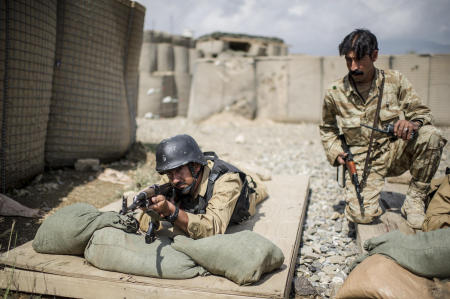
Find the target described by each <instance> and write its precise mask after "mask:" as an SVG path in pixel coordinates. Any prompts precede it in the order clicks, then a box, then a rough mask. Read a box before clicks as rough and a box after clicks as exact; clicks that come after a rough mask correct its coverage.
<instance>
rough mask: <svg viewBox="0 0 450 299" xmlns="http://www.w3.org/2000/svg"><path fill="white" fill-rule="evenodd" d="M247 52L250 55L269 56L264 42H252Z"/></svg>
mask: <svg viewBox="0 0 450 299" xmlns="http://www.w3.org/2000/svg"><path fill="white" fill-rule="evenodd" d="M247 54H248V55H250V56H267V48H266V47H265V46H263V45H262V44H258V43H252V44H251V46H250V49H249V50H248V53H247Z"/></svg>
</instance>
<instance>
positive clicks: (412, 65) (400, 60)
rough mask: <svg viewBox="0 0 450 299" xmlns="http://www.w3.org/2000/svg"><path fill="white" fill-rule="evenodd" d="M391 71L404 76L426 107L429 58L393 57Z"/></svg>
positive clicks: (412, 56) (417, 56) (415, 56)
mask: <svg viewBox="0 0 450 299" xmlns="http://www.w3.org/2000/svg"><path fill="white" fill-rule="evenodd" d="M392 69H394V70H398V71H400V72H401V73H402V74H403V75H405V76H406V78H408V80H409V81H410V82H411V83H412V85H413V87H414V89H415V90H416V91H417V93H418V94H419V95H420V97H421V98H422V102H423V103H424V104H427V105H428V93H429V85H428V78H429V74H430V56H420V55H395V56H393V59H392Z"/></svg>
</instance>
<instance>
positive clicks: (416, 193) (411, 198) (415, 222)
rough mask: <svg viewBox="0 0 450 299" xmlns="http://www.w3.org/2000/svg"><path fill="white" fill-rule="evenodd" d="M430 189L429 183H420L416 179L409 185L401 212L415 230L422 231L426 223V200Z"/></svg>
mask: <svg viewBox="0 0 450 299" xmlns="http://www.w3.org/2000/svg"><path fill="white" fill-rule="evenodd" d="M429 189H430V184H429V183H422V182H418V181H416V180H414V179H412V180H411V182H410V184H409V188H408V191H407V192H406V199H405V202H404V203H403V206H402V208H401V212H402V214H403V216H405V217H406V221H407V223H408V225H409V226H411V227H412V228H414V229H422V224H423V222H424V221H425V199H426V198H427V193H428V190H429Z"/></svg>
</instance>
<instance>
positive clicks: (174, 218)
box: [166, 206, 180, 225]
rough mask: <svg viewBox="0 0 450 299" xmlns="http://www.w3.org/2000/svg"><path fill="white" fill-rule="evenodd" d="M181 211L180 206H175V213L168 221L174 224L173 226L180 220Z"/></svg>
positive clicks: (168, 217) (167, 218)
mask: <svg viewBox="0 0 450 299" xmlns="http://www.w3.org/2000/svg"><path fill="white" fill-rule="evenodd" d="M179 211H180V209H179V208H178V206H175V211H174V212H173V214H171V215H169V216H167V217H166V220H167V221H169V222H170V223H172V225H173V224H174V223H175V221H176V220H177V218H178V212H179Z"/></svg>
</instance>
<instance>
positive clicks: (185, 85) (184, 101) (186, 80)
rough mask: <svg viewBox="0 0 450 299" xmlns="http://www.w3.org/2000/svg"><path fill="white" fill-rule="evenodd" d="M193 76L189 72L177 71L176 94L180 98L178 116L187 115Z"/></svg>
mask: <svg viewBox="0 0 450 299" xmlns="http://www.w3.org/2000/svg"><path fill="white" fill-rule="evenodd" d="M191 81H192V76H191V75H190V74H188V73H175V94H176V98H177V99H178V116H187V112H188V108H189V96H190V92H191Z"/></svg>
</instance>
